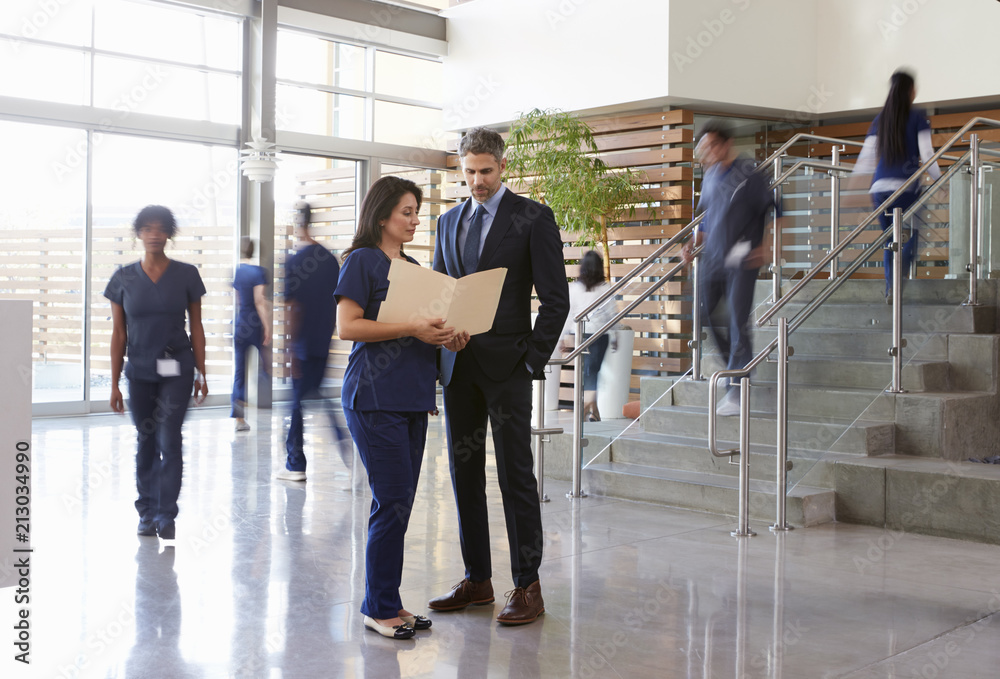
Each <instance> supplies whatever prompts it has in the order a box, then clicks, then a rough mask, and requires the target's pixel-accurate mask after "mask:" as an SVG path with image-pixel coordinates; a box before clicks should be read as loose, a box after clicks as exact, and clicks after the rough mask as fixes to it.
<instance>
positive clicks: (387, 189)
mask: <svg viewBox="0 0 1000 679" xmlns="http://www.w3.org/2000/svg"><path fill="white" fill-rule="evenodd" d="M407 193H412V194H413V197H414V198H416V199H417V209H418V210H419V209H420V205H421V203H422V202H423V199H424V194H423V192H422V191H421V190H420V187H419V186H417V185H416V184H414V183H413V182H411V181H410V180H409V179H403V178H402V177H392V176H387V177H382V178H381V179H379V180H377V181H376V182H375V183H374V184H372V185H371V188H369V189H368V193H366V194H365V198H364V200H362V201H361V214H360V215H359V216H358V228H357V230H356V231H355V232H354V240H353V241H352V242H351V247H349V248H347V249H346V250H344V255H343V259H347V256H348V255H350V254H351V253H352V252H354V251H355V250H357V249H359V248H377V247H378V246H379V243H381V242H382V222H384V221H385V220H387V219H389V217H390V216H392V211H393V210H395V209H396V206H397V205H399V201H400V199H402V197H403V196H404V195H406V194H407ZM400 251H402V250H400Z"/></svg>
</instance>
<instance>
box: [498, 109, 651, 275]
mask: <svg viewBox="0 0 1000 679" xmlns="http://www.w3.org/2000/svg"><path fill="white" fill-rule="evenodd" d="M598 152H599V151H598V148H597V143H596V142H595V141H594V134H593V131H592V130H591V129H590V127H589V126H588V125H587V124H586V123H585V122H583V121H582V120H580V119H579V118H577V117H575V116H572V115H570V114H569V113H566V112H564V111H559V110H555V109H550V110H545V111H542V110H540V109H537V108H536V109H534V110H532V111H530V112H528V113H524V114H521V115H520V116H519V117H518V118H517V120H515V121H514V123H513V124H512V125H511V129H510V135H509V136H508V138H507V174H508V178H509V179H511V180H513V181H514V182H518V183H520V184H521V185H522V187H523V188H525V189H526V190H527V193H528V195H529V196H530V197H531V198H532V199H534V200H537V201H538V202H541V203H544V204H546V205H548V206H549V207H550V208H552V212H553V213H554V214H555V218H556V223H557V224H559V225H560V226H561V227H562V228H563V229H565V230H566V231H568V232H570V233H573V234H577V240H576V244H577V245H580V246H588V247H592V248H593V247H596V245H597V244H598V243H600V245H601V249H602V250H603V253H604V269H605V276H606V278H607V279H608V280H609V281H610V280H611V252H610V250H609V248H608V229H607V224H608V220H609V219H610V220H622V219H628V218H632V217H634V216H635V209H636V206H637V205H646V204H648V202H649V199H648V197H647V196H646V194H645V193H644V192H643V190H642V184H641V183H640V182H641V176H640V174H639V173H638V172H635V171H634V170H631V169H629V168H623V169H613V168H610V167H608V165H607V164H606V163H605V162H604V161H603V160H601V159H600V157H598Z"/></svg>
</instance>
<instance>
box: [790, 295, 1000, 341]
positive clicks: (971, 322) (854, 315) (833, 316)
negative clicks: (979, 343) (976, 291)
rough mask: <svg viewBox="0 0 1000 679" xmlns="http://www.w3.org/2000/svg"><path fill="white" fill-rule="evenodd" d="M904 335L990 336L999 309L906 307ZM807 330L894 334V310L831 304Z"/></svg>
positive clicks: (794, 307)
mask: <svg viewBox="0 0 1000 679" xmlns="http://www.w3.org/2000/svg"><path fill="white" fill-rule="evenodd" d="M803 306H804V304H802V303H799V302H790V303H789V304H788V305H787V306H786V307H784V308H783V309H782V310H781V313H780V315H782V316H787V317H789V318H791V317H793V316H794V315H795V314H796V313H798V312H799V311H800V310H801V309H802V307H803ZM902 315H903V319H902V320H903V333H904V334H919V333H931V334H933V333H941V332H954V333H986V332H993V331H994V329H995V328H996V307H994V306H985V305H981V306H975V307H971V306H961V305H952V304H910V305H906V306H904V307H903V313H902ZM801 328H802V329H804V328H840V329H864V328H868V329H871V328H884V329H885V332H887V333H888V332H891V331H892V307H891V306H889V305H887V304H882V305H881V306H880V305H876V304H861V303H834V302H831V301H828V302H827V303H826V304H824V305H823V306H821V307H820V308H819V309H818V310H817V311H816V312H815V313H814V314H813V315H812V316H810V317H809V319H808V320H807V321H805V322H804V323H803V324H802V326H801Z"/></svg>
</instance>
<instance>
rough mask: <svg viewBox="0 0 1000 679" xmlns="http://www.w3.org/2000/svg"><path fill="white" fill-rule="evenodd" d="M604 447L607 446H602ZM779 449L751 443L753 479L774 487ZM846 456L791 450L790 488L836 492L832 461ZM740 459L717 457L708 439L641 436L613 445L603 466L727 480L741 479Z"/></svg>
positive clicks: (735, 444) (630, 436) (733, 443)
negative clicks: (709, 475)
mask: <svg viewBox="0 0 1000 679" xmlns="http://www.w3.org/2000/svg"><path fill="white" fill-rule="evenodd" d="M719 446H720V448H723V449H729V448H738V447H739V442H738V441H726V440H723V441H719ZM602 447H603V446H602ZM775 455H776V447H775V446H769V445H766V444H762V443H757V442H751V443H750V477H751V478H753V479H758V480H761V481H767V482H770V483H774V480H775V478H777V466H776V458H775ZM842 457H843V455H842V454H832V455H831V456H828V455H827V454H824V453H821V452H818V451H814V450H800V449H789V451H788V464H787V466H786V472H785V474H786V478H787V481H788V483H789V484H796V483H799V482H800V481H803V480H804V481H805V483H806V485H809V486H815V487H820V488H832V487H833V476H832V474H831V473H830V469H831V467H830V461H831V460H839V459H841V458H842ZM738 460H739V458H738V457H735V456H734V457H732V458H730V457H715V456H714V455H712V454H711V452H709V450H708V442H707V441H706V440H705V439H698V438H689V437H684V436H671V435H669V434H656V433H650V432H639V433H636V434H625V435H623V436H621V437H620V438H617V439H615V441H614V442H613V443H612V444H611V449H610V451H609V454H608V455H606V456H603V457H601V458H600V459H599V460H598V461H600V462H618V463H624V464H635V465H640V466H644V467H662V468H665V469H676V470H681V471H691V472H709V473H714V474H723V475H726V476H737V475H739V465H738V464H733V462H737V461H738Z"/></svg>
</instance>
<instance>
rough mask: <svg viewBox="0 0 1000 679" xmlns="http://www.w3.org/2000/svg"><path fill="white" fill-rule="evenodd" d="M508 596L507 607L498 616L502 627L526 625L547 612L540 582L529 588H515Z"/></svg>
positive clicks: (536, 581)
mask: <svg viewBox="0 0 1000 679" xmlns="http://www.w3.org/2000/svg"><path fill="white" fill-rule="evenodd" d="M506 596H507V605H506V606H504V607H503V610H502V611H500V615H498V616H497V622H499V623H500V624H502V625H526V624H528V623H529V622H534V621H535V619H536V618H537V617H538V616H539V615H541V614H542V613H544V612H545V602H544V601H542V586H541V585H540V584H538V580H535V581H534V582H533V583H531V584H530V585H528V586H527V587H515V588H514V589H512V590H511V591H509V592H507V594H506Z"/></svg>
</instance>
